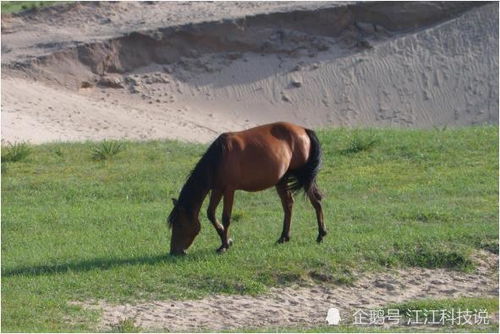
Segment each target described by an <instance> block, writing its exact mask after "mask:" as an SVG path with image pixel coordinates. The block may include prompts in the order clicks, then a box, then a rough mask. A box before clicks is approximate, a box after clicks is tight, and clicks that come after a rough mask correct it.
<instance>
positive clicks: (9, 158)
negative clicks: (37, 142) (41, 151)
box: [2, 143, 32, 163]
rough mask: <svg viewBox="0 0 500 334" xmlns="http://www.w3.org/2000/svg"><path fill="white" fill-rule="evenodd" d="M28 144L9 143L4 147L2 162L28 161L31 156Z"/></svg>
mask: <svg viewBox="0 0 500 334" xmlns="http://www.w3.org/2000/svg"><path fill="white" fill-rule="evenodd" d="M31 151H32V150H31V147H30V145H29V144H28V143H13V144H12V143H8V144H7V145H6V146H4V147H2V162H3V163H5V162H17V161H22V160H24V159H26V158H27V157H28V156H29V155H30V154H31Z"/></svg>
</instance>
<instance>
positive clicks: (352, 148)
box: [340, 131, 379, 155]
mask: <svg viewBox="0 0 500 334" xmlns="http://www.w3.org/2000/svg"><path fill="white" fill-rule="evenodd" d="M378 142H379V139H378V138H377V137H376V136H375V135H374V134H372V133H366V132H359V131H354V133H353V135H352V137H351V139H350V141H349V144H348V146H347V147H346V148H344V149H342V150H340V154H343V155H348V154H354V153H359V152H363V151H368V150H369V149H371V148H372V147H373V146H374V145H375V144H377V143H378Z"/></svg>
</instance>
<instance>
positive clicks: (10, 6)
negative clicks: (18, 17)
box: [2, 1, 68, 13]
mask: <svg viewBox="0 0 500 334" xmlns="http://www.w3.org/2000/svg"><path fill="white" fill-rule="evenodd" d="M65 2H68V1H2V13H17V12H21V11H23V10H28V9H38V8H42V7H48V6H54V5H57V4H61V3H65Z"/></svg>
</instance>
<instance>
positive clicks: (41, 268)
mask: <svg viewBox="0 0 500 334" xmlns="http://www.w3.org/2000/svg"><path fill="white" fill-rule="evenodd" d="M200 255H201V253H200V251H195V252H192V253H190V254H189V256H174V255H170V254H158V255H148V256H140V257H131V258H95V259H89V260H83V261H76V262H67V263H58V264H49V265H34V266H21V267H14V268H11V269H10V268H8V269H3V268H2V277H4V278H5V277H12V276H42V275H56V274H64V273H68V272H86V271H91V270H95V269H98V270H108V269H111V268H114V267H116V266H134V265H139V264H147V265H155V264H159V263H171V264H175V263H179V262H185V261H197V260H198V259H199V258H200Z"/></svg>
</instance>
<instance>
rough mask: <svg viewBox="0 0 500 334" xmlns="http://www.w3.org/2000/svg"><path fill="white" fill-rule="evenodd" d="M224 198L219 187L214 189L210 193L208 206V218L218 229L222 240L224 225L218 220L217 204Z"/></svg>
mask: <svg viewBox="0 0 500 334" xmlns="http://www.w3.org/2000/svg"><path fill="white" fill-rule="evenodd" d="M221 199H222V191H220V190H219V189H213V190H212V192H211V193H210V202H209V204H208V208H207V217H208V220H210V222H211V223H212V225H213V226H214V228H215V230H216V231H217V234H218V235H219V237H220V239H221V241H222V240H223V238H224V227H222V225H221V224H220V223H219V222H218V221H217V217H216V214H215V212H216V211H217V206H218V205H219V203H220V200H221Z"/></svg>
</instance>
